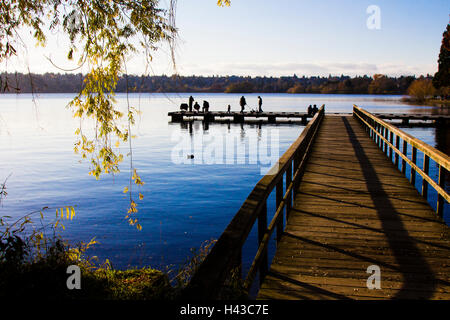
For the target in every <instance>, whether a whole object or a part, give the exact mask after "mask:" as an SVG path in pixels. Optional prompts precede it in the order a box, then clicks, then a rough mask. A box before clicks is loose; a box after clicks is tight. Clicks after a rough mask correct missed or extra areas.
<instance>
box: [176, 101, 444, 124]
mask: <svg viewBox="0 0 450 320" xmlns="http://www.w3.org/2000/svg"><path fill="white" fill-rule="evenodd" d="M324 106H325V105H323V107H324ZM331 114H334V115H342V114H343V113H330V115H331ZM349 115H351V114H349ZM373 115H374V116H376V117H378V118H379V119H384V120H401V124H402V125H414V124H417V122H418V121H420V122H424V121H428V122H430V123H431V124H433V125H438V126H446V125H449V124H450V115H432V114H414V113H374V114H373ZM168 116H170V117H171V121H172V122H183V121H189V120H193V119H200V120H203V121H206V122H215V121H226V120H228V121H231V122H235V123H242V122H245V121H246V120H249V119H252V120H261V121H262V120H266V121H267V122H268V123H276V122H277V119H289V120H291V119H300V120H301V121H298V122H299V123H301V124H306V123H307V122H308V120H309V119H312V118H313V115H310V114H307V113H306V112H243V113H241V112H225V111H209V112H201V111H200V112H194V111H192V112H189V111H174V112H169V113H168Z"/></svg>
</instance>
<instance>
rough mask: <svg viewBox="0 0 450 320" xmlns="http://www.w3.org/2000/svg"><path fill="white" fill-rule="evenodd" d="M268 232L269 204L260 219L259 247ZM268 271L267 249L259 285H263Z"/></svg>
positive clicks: (265, 205)
mask: <svg viewBox="0 0 450 320" xmlns="http://www.w3.org/2000/svg"><path fill="white" fill-rule="evenodd" d="M266 232H267V203H264V207H263V209H262V210H261V213H260V214H259V217H258V245H261V242H262V240H263V238H264V235H265V234H266ZM267 271H268V261H267V247H266V249H265V250H264V253H263V254H262V257H261V263H260V265H259V283H260V284H262V282H263V280H264V277H265V276H266V274H267Z"/></svg>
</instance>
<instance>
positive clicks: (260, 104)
mask: <svg viewBox="0 0 450 320" xmlns="http://www.w3.org/2000/svg"><path fill="white" fill-rule="evenodd" d="M261 106H262V99H261V97H260V96H258V112H263V110H262V108H261Z"/></svg>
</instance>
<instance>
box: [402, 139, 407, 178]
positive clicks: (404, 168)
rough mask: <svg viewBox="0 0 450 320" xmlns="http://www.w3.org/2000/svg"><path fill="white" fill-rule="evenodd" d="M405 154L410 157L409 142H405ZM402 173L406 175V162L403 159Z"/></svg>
mask: <svg viewBox="0 0 450 320" xmlns="http://www.w3.org/2000/svg"><path fill="white" fill-rule="evenodd" d="M403 154H404V155H405V156H406V155H408V142H406V141H405V140H403ZM402 173H403V174H406V160H405V159H402Z"/></svg>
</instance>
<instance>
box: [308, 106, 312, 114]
mask: <svg viewBox="0 0 450 320" xmlns="http://www.w3.org/2000/svg"><path fill="white" fill-rule="evenodd" d="M312 115H313V107H312V105H309V107H308V117H310V116H312Z"/></svg>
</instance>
